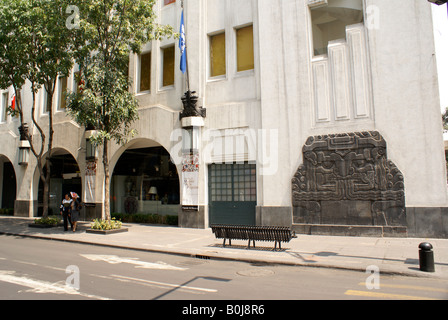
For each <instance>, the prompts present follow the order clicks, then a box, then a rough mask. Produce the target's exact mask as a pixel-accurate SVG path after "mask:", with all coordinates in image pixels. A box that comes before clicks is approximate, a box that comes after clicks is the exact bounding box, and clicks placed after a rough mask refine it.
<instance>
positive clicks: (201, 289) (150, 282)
mask: <svg viewBox="0 0 448 320" xmlns="http://www.w3.org/2000/svg"><path fill="white" fill-rule="evenodd" d="M111 277H115V278H118V279H117V280H120V279H123V280H125V281H126V280H128V281H135V282H141V283H145V284H149V285H155V286H162V287H169V288H178V289H186V290H191V291H199V292H206V293H216V292H218V290H216V289H208V288H199V287H190V286H184V285H181V284H172V283H166V282H158V281H151V280H145V279H138V278H132V277H127V276H120V275H117V274H112V275H111Z"/></svg>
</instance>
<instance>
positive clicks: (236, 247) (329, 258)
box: [0, 216, 448, 280]
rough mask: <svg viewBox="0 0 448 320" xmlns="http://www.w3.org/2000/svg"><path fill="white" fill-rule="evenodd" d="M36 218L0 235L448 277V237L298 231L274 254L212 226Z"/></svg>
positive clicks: (10, 225)
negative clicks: (425, 261) (98, 229)
mask: <svg viewBox="0 0 448 320" xmlns="http://www.w3.org/2000/svg"><path fill="white" fill-rule="evenodd" d="M32 222H33V219H27V218H18V217H7V216H0V234H4V235H14V236H26V237H33V238H40V239H50V240H59V241H69V242H76V243H85V244H92V245H103V246H112V247H118V248H124V249H134V250H143V251H150V252H161V253H169V254H179V255H186V256H191V257H198V258H204V257H205V258H211V259H226V260H237V261H247V262H258V263H273V264H286V265H297V266H308V267H325V268H337V269H348V270H359V271H362V272H365V270H366V268H367V267H368V266H371V265H375V266H377V267H379V268H380V272H381V273H382V274H397V275H406V276H417V277H431V278H440V279H445V280H448V240H447V239H416V238H364V237H363V238H359V237H329V236H308V235H298V237H297V238H296V239H293V240H292V241H291V242H290V243H282V251H279V252H273V251H272V248H273V247H274V243H270V242H257V243H256V246H257V247H256V248H255V249H254V248H251V249H249V250H247V249H246V246H247V242H246V241H232V246H231V247H229V246H226V247H225V248H223V246H222V240H219V239H215V236H214V235H213V234H212V232H211V229H205V230H198V229H182V228H176V227H167V226H149V225H139V224H128V223H124V224H123V227H124V228H128V229H129V231H128V232H125V233H118V234H112V235H96V234H90V233H86V232H85V230H86V229H87V228H89V227H90V223H87V222H86V223H81V226H80V227H79V228H78V229H79V230H78V231H76V232H75V233H73V232H71V231H69V232H64V231H63V228H62V227H57V228H50V229H37V228H30V227H28V224H29V223H32ZM425 241H428V242H430V243H431V244H432V245H433V247H434V259H435V268H436V272H435V273H427V272H422V271H420V270H419V256H418V251H419V249H418V245H419V244H420V243H421V242H425Z"/></svg>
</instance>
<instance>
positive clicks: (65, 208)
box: [61, 194, 73, 231]
mask: <svg viewBox="0 0 448 320" xmlns="http://www.w3.org/2000/svg"><path fill="white" fill-rule="evenodd" d="M72 201H73V200H72V199H70V196H69V195H68V194H66V195H65V198H64V199H63V200H62V204H61V215H62V218H63V220H64V231H68V223H69V222H70V227H71V229H72V230H73V223H72V220H71V219H70V211H71V204H72Z"/></svg>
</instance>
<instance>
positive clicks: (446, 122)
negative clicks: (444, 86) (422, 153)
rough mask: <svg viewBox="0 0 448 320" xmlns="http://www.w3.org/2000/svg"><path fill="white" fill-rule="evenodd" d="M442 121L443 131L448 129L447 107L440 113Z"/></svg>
mask: <svg viewBox="0 0 448 320" xmlns="http://www.w3.org/2000/svg"><path fill="white" fill-rule="evenodd" d="M442 123H443V131H448V107H447V108H446V109H445V112H444V113H443V114H442Z"/></svg>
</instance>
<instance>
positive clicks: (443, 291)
mask: <svg viewBox="0 0 448 320" xmlns="http://www.w3.org/2000/svg"><path fill="white" fill-rule="evenodd" d="M359 285H360V286H366V283H365V282H361V283H359ZM381 288H395V289H410V290H420V291H432V292H442V293H448V290H446V289H441V288H433V287H421V286H411V285H404V284H385V283H381Z"/></svg>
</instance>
